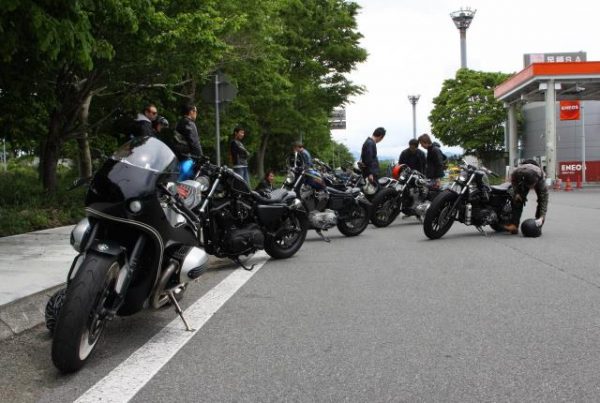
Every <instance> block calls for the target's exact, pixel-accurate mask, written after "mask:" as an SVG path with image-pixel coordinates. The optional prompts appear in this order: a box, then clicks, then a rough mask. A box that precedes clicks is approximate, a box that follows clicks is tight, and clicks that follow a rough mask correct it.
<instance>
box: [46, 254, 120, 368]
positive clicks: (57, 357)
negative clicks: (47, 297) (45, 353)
mask: <svg viewBox="0 0 600 403" xmlns="http://www.w3.org/2000/svg"><path fill="white" fill-rule="evenodd" d="M119 270H120V264H119V262H118V261H117V258H116V257H114V256H105V255H96V254H89V255H88V256H87V257H86V258H85V261H84V262H83V263H82V264H81V267H80V268H79V270H78V272H77V274H76V276H75V278H74V279H73V280H71V282H70V283H69V286H68V288H67V294H66V297H65V302H64V304H63V306H62V308H61V310H60V313H59V316H58V321H57V323H56V327H55V329H54V339H53V341H52V362H54V365H55V366H56V367H57V368H58V369H59V370H60V371H62V372H73V371H77V370H78V369H80V368H81V367H82V366H83V364H84V363H85V361H86V360H87V359H88V358H89V356H90V354H91V353H92V351H93V350H94V348H95V347H96V344H97V343H98V340H99V339H100V335H101V334H102V330H103V329H104V325H105V323H106V319H107V314H108V308H109V307H111V306H112V303H113V302H114V298H115V296H116V293H115V285H116V282H117V278H118V276H119Z"/></svg>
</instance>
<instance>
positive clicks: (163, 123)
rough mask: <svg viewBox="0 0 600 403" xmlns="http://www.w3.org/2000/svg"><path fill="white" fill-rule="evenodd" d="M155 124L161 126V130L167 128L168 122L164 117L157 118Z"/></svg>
mask: <svg viewBox="0 0 600 403" xmlns="http://www.w3.org/2000/svg"><path fill="white" fill-rule="evenodd" d="M155 122H156V124H160V125H162V127H163V128H167V127H169V121H168V120H167V119H166V118H165V117H164V116H158V117H157V118H156V120H155Z"/></svg>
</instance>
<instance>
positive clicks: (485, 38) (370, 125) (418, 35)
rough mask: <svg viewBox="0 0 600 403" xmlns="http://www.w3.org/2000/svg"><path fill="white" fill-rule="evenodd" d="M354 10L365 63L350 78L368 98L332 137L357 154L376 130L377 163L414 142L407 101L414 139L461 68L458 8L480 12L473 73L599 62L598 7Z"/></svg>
mask: <svg viewBox="0 0 600 403" xmlns="http://www.w3.org/2000/svg"><path fill="white" fill-rule="evenodd" d="M356 2H357V3H358V4H360V6H361V7H362V9H361V11H360V14H359V15H358V29H359V31H360V32H361V33H362V34H363V36H364V38H363V40H362V43H361V46H363V47H364V48H365V49H366V50H367V52H368V53H369V57H368V60H367V61H366V62H365V63H363V64H361V65H359V66H358V68H357V69H356V71H354V72H353V73H352V74H351V75H350V77H351V79H352V80H353V81H354V82H355V83H357V84H361V85H364V86H365V87H366V89H367V92H366V93H365V94H364V95H361V96H358V97H354V98H353V99H352V101H353V103H351V104H350V105H348V106H347V128H346V130H334V131H333V137H334V139H336V140H338V141H341V142H342V143H344V144H346V145H347V146H348V147H349V148H350V150H351V151H354V152H360V148H361V146H362V143H363V141H364V140H365V138H366V137H367V136H369V135H371V134H372V132H373V130H374V129H375V128H376V127H378V126H383V127H385V128H386V129H387V135H386V137H385V139H384V141H383V142H381V143H379V145H378V150H379V151H378V154H379V155H381V156H393V157H397V156H398V155H399V154H400V152H401V151H402V150H403V149H404V148H406V146H407V143H408V140H409V139H410V138H412V106H411V104H410V103H409V101H408V99H407V96H408V95H409V94H420V95H421V98H420V100H419V102H418V104H417V136H418V135H419V134H421V133H424V132H429V131H430V125H429V120H428V116H429V113H430V111H431V109H432V107H433V104H432V100H433V98H434V97H436V96H437V95H438V94H439V92H440V89H441V87H442V83H443V81H444V80H445V79H447V78H453V77H454V75H455V73H456V70H457V69H458V68H459V67H460V38H459V33H458V30H457V29H456V27H455V26H454V23H453V22H452V20H451V19H450V16H449V14H450V12H452V11H456V10H459V9H460V8H463V7H470V8H471V9H476V10H477V13H476V14H475V18H474V20H473V22H472V24H471V27H470V28H469V30H468V31H467V66H468V67H469V68H470V69H473V70H480V71H501V72H505V73H516V72H518V71H520V70H522V69H523V54H524V53H553V52H578V51H585V52H587V60H588V61H597V60H600V49H599V47H600V1H599V0H595V1H594V0H578V1H570V2H569V1H564V0H561V1H558V0H544V1H540V0H535V1H531V0H520V1H516V0H504V1H501V2H500V1H489V0H487V1H484V0H471V1H469V2H468V3H465V2H457V1H452V0H398V1H395V0H356ZM442 149H445V147H442ZM451 150H452V149H447V151H451Z"/></svg>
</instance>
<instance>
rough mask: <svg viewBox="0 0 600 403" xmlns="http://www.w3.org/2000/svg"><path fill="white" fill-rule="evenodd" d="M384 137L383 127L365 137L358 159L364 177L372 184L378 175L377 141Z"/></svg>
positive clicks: (375, 181)
mask: <svg viewBox="0 0 600 403" xmlns="http://www.w3.org/2000/svg"><path fill="white" fill-rule="evenodd" d="M384 137H385V129H384V128H383V127H378V128H377V129H375V131H374V132H373V135H372V136H371V137H367V139H366V140H365V142H364V143H363V146H362V151H361V153H360V160H361V161H362V167H361V169H362V172H363V176H364V177H365V178H368V179H369V181H370V182H371V183H373V184H376V183H377V176H378V175H379V160H378V159H377V143H379V142H380V141H381V140H383V138H384Z"/></svg>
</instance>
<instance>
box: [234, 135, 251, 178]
mask: <svg viewBox="0 0 600 403" xmlns="http://www.w3.org/2000/svg"><path fill="white" fill-rule="evenodd" d="M245 135H246V132H245V130H244V129H243V128H241V127H236V128H235V129H233V139H232V140H231V143H229V153H230V154H231V163H232V164H233V170H234V171H235V172H236V173H237V174H238V175H240V176H241V177H242V178H244V180H245V181H246V183H250V174H249V173H248V157H249V156H250V153H249V152H248V150H246V147H244V143H242V140H243V139H244V136H245Z"/></svg>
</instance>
